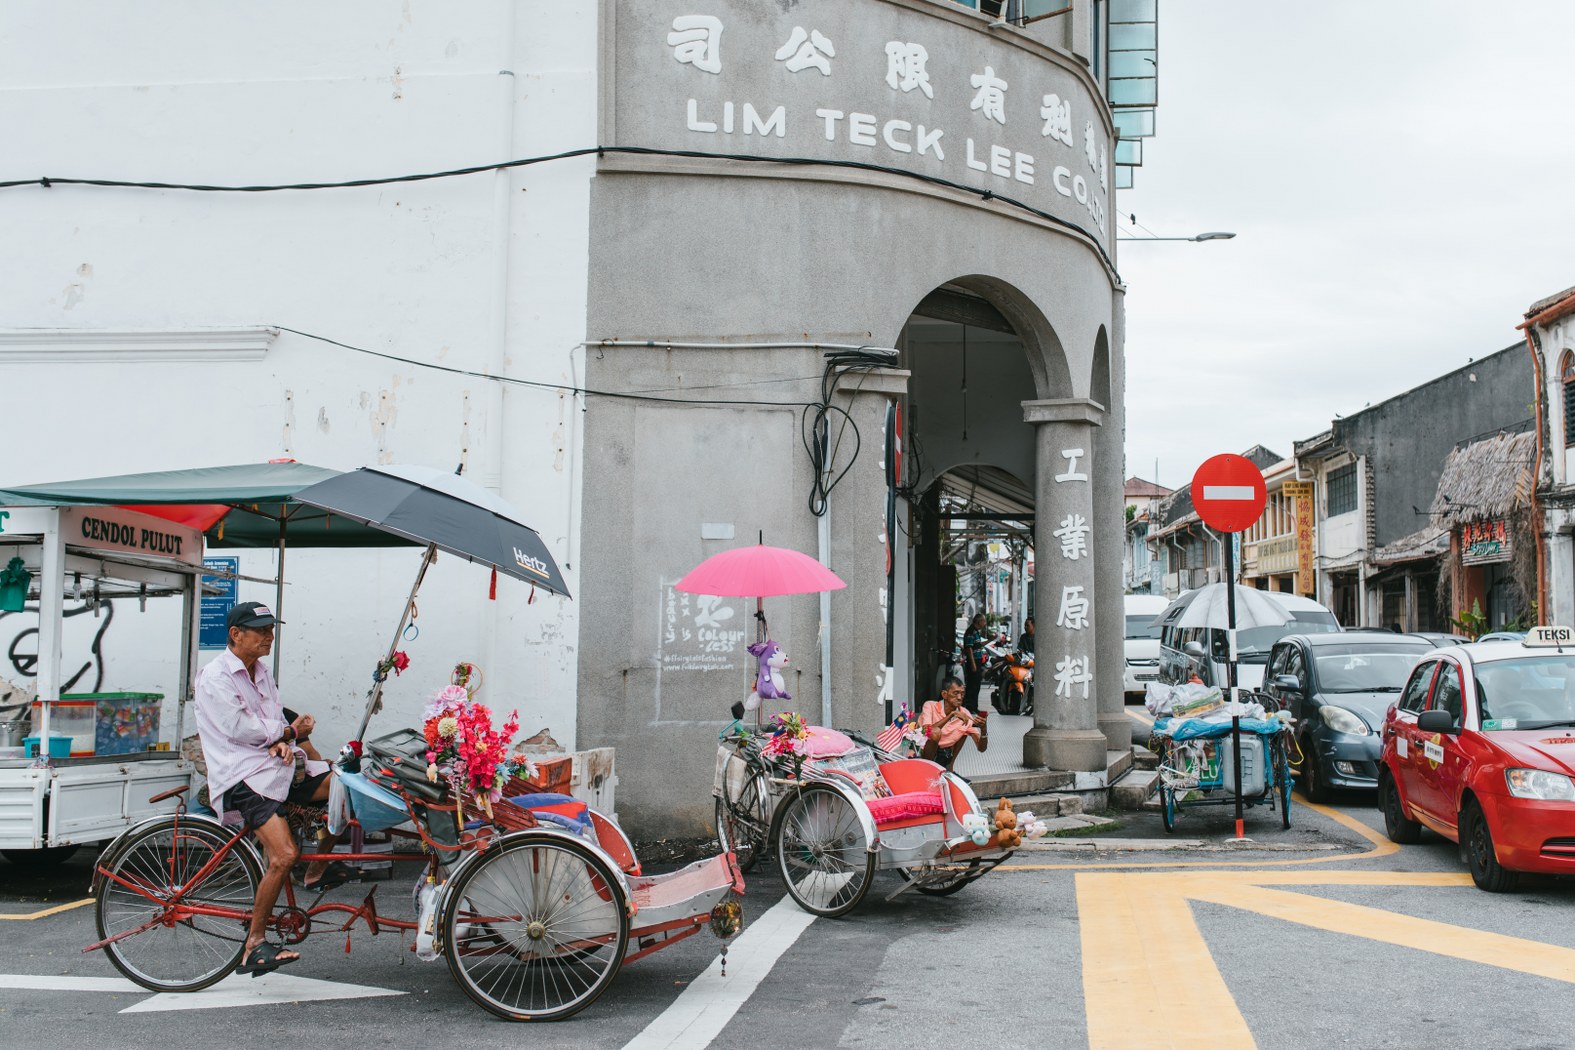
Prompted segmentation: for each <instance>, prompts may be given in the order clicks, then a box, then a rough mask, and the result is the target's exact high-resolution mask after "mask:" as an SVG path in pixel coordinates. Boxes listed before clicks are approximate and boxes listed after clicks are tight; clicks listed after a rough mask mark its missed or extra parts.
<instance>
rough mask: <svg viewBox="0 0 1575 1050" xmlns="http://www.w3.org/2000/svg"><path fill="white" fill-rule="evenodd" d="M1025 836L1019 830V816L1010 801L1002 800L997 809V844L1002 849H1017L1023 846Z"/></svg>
mask: <svg viewBox="0 0 1575 1050" xmlns="http://www.w3.org/2000/svg"><path fill="white" fill-rule="evenodd" d="M1022 842H1023V836H1022V833H1021V832H1020V831H1018V830H1017V814H1016V813H1015V812H1013V810H1012V803H1011V800H1010V799H1005V798H1003V799H1001V802H1000V804H999V805H998V806H996V808H995V843H996V845H997V846H999V847H1000V848H1001V849H1015V848H1016V847H1018V846H1020V845H1022Z"/></svg>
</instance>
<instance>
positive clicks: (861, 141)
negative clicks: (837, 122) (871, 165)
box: [848, 113, 875, 146]
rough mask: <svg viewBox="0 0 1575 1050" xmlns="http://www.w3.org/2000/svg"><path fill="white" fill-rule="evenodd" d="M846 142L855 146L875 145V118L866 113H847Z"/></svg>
mask: <svg viewBox="0 0 1575 1050" xmlns="http://www.w3.org/2000/svg"><path fill="white" fill-rule="evenodd" d="M848 141H849V142H851V143H853V144H854V145H855V146H873V145H875V118H874V117H873V116H871V115H870V114H868V113H849V114H848Z"/></svg>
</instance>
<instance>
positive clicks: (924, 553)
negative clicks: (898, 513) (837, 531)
mask: <svg viewBox="0 0 1575 1050" xmlns="http://www.w3.org/2000/svg"><path fill="white" fill-rule="evenodd" d="M1003 307H1004V310H1003ZM1007 311H1011V312H1015V313H1017V314H1018V315H1019V318H1020V319H1019V321H1018V322H1016V323H1014V321H1013V319H1012V318H1010V317H1008V316H1007ZM1046 332H1048V325H1046V324H1045V323H1044V322H1043V319H1042V318H1038V317H1037V311H1034V310H1033V308H1032V306H1031V305H1030V304H1028V303H1027V302H1026V301H1023V300H1022V298H1021V296H1019V295H1018V294H1017V293H1016V292H1015V290H1013V289H1010V288H1008V287H1006V286H1004V285H1000V284H999V283H998V282H993V281H991V280H990V279H988V278H972V279H963V280H959V281H956V282H952V283H949V284H947V285H944V286H942V287H941V288H938V289H935V290H934V291H932V292H931V293H930V294H929V295H926V296H925V297H924V299H923V300H922V301H921V302H920V303H919V304H918V305H917V306H916V308H915V309H914V311H913V313H912V315H910V316H909V318H908V320H907V323H906V324H905V325H904V326H903V329H902V335H901V338H900V340H899V342H898V347H899V349H901V351H902V353H903V367H904V368H906V369H908V370H909V371H910V373H911V378H910V379H909V383H908V397H907V399H906V404H905V406H904V413H905V415H904V427H903V429H904V453H905V456H906V462H905V465H904V472H903V473H904V479H905V491H904V495H906V496H907V498H908V513H907V515H906V516H905V518H904V521H905V522H906V524H907V530H906V533H905V534H903V533H901V532H900V533H899V540H901V539H906V541H907V543H906V552H907V558H906V559H902V558H899V559H898V563H897V564H898V569H897V571H896V572H895V573H894V581H893V583H894V594H893V598H894V601H893V602H892V609H893V615H894V617H895V622H894V625H893V626H894V631H893V634H894V636H895V652H894V654H893V655H894V658H895V667H896V669H897V672H896V673H897V683H896V685H897V689H896V695H897V697H898V698H899V699H905V700H907V701H908V702H909V703H910V704H914V703H919V702H922V701H924V700H927V699H933V698H934V692H935V686H936V683H937V678H938V674H939V672H940V670H941V664H942V661H943V660H944V657H943V656H942V655H941V654H942V653H944V652H945V651H947V650H949V649H950V648H951V647H952V646H953V645H954V643H955V641H956V638H957V636H958V634H959V633H960V631H961V629H962V624H964V623H965V622H966V621H967V619H968V618H971V617H972V615H973V614H974V613H976V612H983V613H985V614H986V616H987V618H988V620H989V622H990V624H991V626H992V628H994V629H996V630H998V631H1000V632H1002V633H1006V634H1007V635H1008V636H1009V637H1010V638H1011V639H1013V640H1015V639H1016V638H1017V637H1018V635H1019V634H1020V633H1021V632H1022V630H1023V621H1024V619H1025V617H1027V616H1029V615H1031V614H1032V608H1033V598H1032V586H1031V580H1032V576H1031V567H1032V562H1033V530H1034V505H1035V491H1034V479H1035V477H1036V467H1035V463H1036V455H1037V452H1036V438H1035V428H1034V427H1033V426H1032V425H1030V424H1028V423H1025V422H1024V421H1023V410H1022V403H1023V402H1024V401H1025V400H1033V399H1035V398H1036V397H1038V396H1040V391H1041V390H1042V389H1043V385H1044V382H1045V381H1046V379H1045V377H1047V376H1049V375H1051V374H1057V375H1058V378H1061V379H1062V380H1063V382H1064V377H1065V373H1066V368H1065V362H1064V358H1063V357H1062V355H1061V353H1060V348H1059V345H1052V346H1051V347H1050V352H1051V353H1052V354H1053V355H1054V358H1055V367H1047V366H1046V365H1045V363H1044V357H1045V349H1046V348H1045V340H1044V339H1043V335H1044V333H1046ZM1025 335H1026V338H1025ZM1050 338H1051V340H1052V341H1053V335H1052V336H1051V337H1050ZM986 702H987V699H986Z"/></svg>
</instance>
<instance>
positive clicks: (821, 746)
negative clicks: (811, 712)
mask: <svg viewBox="0 0 1575 1050" xmlns="http://www.w3.org/2000/svg"><path fill="white" fill-rule="evenodd" d="M804 729H805V731H807V732H808V733H809V738H808V739H807V740H805V741H804V747H805V753H806V754H807V755H808V756H809V757H810V758H836V757H837V756H838V755H845V754H847V753H848V752H849V751H852V750H853V748H854V743H853V741H852V740H850V739H848V737H847V734H845V733H839V732H837V731H836V730H835V729H827V728H826V727H825V726H805V727H804Z"/></svg>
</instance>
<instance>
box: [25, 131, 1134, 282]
mask: <svg viewBox="0 0 1575 1050" xmlns="http://www.w3.org/2000/svg"><path fill="white" fill-rule="evenodd" d="M609 153H612V154H626V155H631V156H645V157H680V158H686V159H693V160H731V161H738V162H740V163H746V164H790V165H798V166H802V167H828V168H853V169H855V170H859V171H874V172H879V173H881V174H883V175H895V176H898V177H900V178H906V179H913V180H915V181H918V182H923V183H927V184H929V185H932V186H942V187H945V188H946V189H949V190H956V191H958V192H960V193H967V194H970V195H973V196H977V197H979V198H980V199H981V200H986V201H991V200H994V201H1000V202H1002V203H1003V204H1008V205H1010V206H1012V207H1014V208H1017V209H1018V210H1020V211H1024V212H1027V213H1028V214H1030V215H1032V216H1034V217H1035V218H1038V219H1042V220H1044V221H1045V222H1048V223H1051V224H1053V225H1055V226H1060V227H1062V228H1063V229H1067V230H1071V231H1072V232H1074V233H1077V234H1079V235H1081V236H1083V237H1085V238H1087V240H1088V242H1089V243H1090V244H1091V245H1093V248H1094V250H1095V251H1097V252H1098V253H1099V257H1100V258H1101V259H1102V260H1104V263H1105V266H1106V268H1107V269H1108V270H1109V271H1110V273H1111V275H1112V276H1113V277H1115V278H1116V280H1118V281H1119V280H1120V279H1121V275H1120V273H1119V272H1118V271H1117V270H1116V264H1115V260H1113V259H1111V258H1110V254H1109V253H1108V252H1106V251H1105V246H1104V244H1103V243H1101V241H1100V239H1099V238H1098V237H1096V236H1094V235H1093V234H1092V233H1089V232H1088V231H1087V230H1085V229H1083V227H1081V226H1079V225H1078V224H1077V223H1075V222H1071V221H1069V220H1067V219H1063V218H1061V217H1060V216H1058V215H1052V214H1051V213H1050V212H1047V211H1045V210H1043V209H1041V208H1035V207H1034V206H1033V205H1031V204H1028V203H1026V202H1024V201H1020V200H1018V199H1017V198H1015V197H1008V196H1006V195H1004V194H1000V193H996V192H995V191H994V190H985V189H980V188H978V187H977V186H969V185H967V184H965V183H961V182H954V181H952V180H951V179H943V178H941V177H940V176H938V175H925V174H923V173H921V172H916V171H906V170H904V169H902V168H893V167H891V166H889V165H885V164H872V163H869V162H867V161H858V160H831V159H824V158H816V157H767V156H762V155H760V154H754V153H712V152H708V151H705V150H684V149H655V148H652V147H648V146H587V147H585V148H583V149H571V150H565V151H563V152H562V153H551V154H546V155H544V156H540V157H521V158H519V159H517V160H505V161H499V162H498V163H496V164H476V165H472V166H470V167H466V168H449V169H447V170H444V171H431V172H423V173H420V174H415V175H390V176H385V177H382V178H371V179H346V180H343V181H339V182H286V183H262V184H256V185H220V184H213V183H191V182H151V181H139V180H135V179H78V178H70V177H62V176H55V175H41V176H39V177H37V178H32V179H6V180H0V190H8V189H19V188H22V187H25V186H38V187H42V188H43V189H53V188H54V187H56V186H92V187H98V188H112V189H139V190H185V191H188V192H191V193H281V192H285V191H290V190H301V191H304V190H343V189H358V188H363V187H368V186H392V185H397V184H399V183H406V182H430V181H432V180H434V179H451V178H459V177H463V176H466V175H480V174H484V173H486V172H489V171H506V170H509V169H511V168H527V167H532V166H534V165H537V164H546V163H550V162H552V161H557V160H572V159H574V158H576V157H588V156H591V155H593V154H594V155H595V156H598V157H600V156H604V155H606V154H609Z"/></svg>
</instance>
